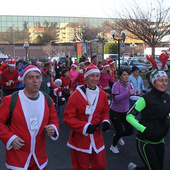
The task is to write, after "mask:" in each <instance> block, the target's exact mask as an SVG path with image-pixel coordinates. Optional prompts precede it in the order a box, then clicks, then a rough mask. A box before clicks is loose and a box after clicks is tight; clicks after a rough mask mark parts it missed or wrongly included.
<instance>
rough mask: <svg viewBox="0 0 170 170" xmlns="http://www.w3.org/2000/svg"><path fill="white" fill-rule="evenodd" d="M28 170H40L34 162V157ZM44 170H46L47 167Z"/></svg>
mask: <svg viewBox="0 0 170 170" xmlns="http://www.w3.org/2000/svg"><path fill="white" fill-rule="evenodd" d="M10 170H12V169H10ZM28 170H39V168H38V166H37V164H36V163H35V160H34V158H33V157H31V161H30V164H29V167H28ZM43 170H46V167H45V168H44V169H43Z"/></svg>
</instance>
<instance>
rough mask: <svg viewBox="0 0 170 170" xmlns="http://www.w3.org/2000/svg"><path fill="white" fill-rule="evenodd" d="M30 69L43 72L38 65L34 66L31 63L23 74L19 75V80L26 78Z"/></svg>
mask: <svg viewBox="0 0 170 170" xmlns="http://www.w3.org/2000/svg"><path fill="white" fill-rule="evenodd" d="M30 71H38V72H39V73H40V74H41V71H40V69H39V68H38V67H36V66H34V65H29V66H27V67H26V68H25V69H24V71H23V72H22V74H21V75H20V76H19V77H18V80H20V81H21V80H24V78H25V76H26V75H27V74H28V73H29V72H30Z"/></svg>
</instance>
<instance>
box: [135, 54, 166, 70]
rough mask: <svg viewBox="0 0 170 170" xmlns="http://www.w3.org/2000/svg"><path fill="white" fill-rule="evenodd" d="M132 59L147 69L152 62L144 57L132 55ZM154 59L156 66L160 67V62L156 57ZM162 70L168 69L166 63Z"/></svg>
mask: <svg viewBox="0 0 170 170" xmlns="http://www.w3.org/2000/svg"><path fill="white" fill-rule="evenodd" d="M133 59H135V60H137V61H138V62H139V63H140V64H142V65H144V66H146V67H147V68H148V70H152V64H151V63H150V62H149V61H148V60H147V59H146V58H145V57H134V58H133ZM155 61H156V63H157V65H158V68H161V66H162V62H161V61H160V60H158V59H157V58H155ZM164 70H165V71H168V66H167V65H165V67H164Z"/></svg>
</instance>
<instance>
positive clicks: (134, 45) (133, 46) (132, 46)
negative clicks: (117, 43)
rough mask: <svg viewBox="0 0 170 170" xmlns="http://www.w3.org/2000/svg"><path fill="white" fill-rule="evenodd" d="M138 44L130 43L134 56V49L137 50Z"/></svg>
mask: <svg viewBox="0 0 170 170" xmlns="http://www.w3.org/2000/svg"><path fill="white" fill-rule="evenodd" d="M136 46H137V45H136V44H135V43H132V44H130V47H131V48H132V56H133V57H134V51H135V47H136Z"/></svg>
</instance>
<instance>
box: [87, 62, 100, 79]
mask: <svg viewBox="0 0 170 170" xmlns="http://www.w3.org/2000/svg"><path fill="white" fill-rule="evenodd" d="M92 73H99V74H100V70H99V69H98V67H97V66H96V65H94V64H93V63H91V64H90V65H89V66H88V67H86V68H85V74H84V78H86V77H87V76H88V75H90V74H92Z"/></svg>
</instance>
